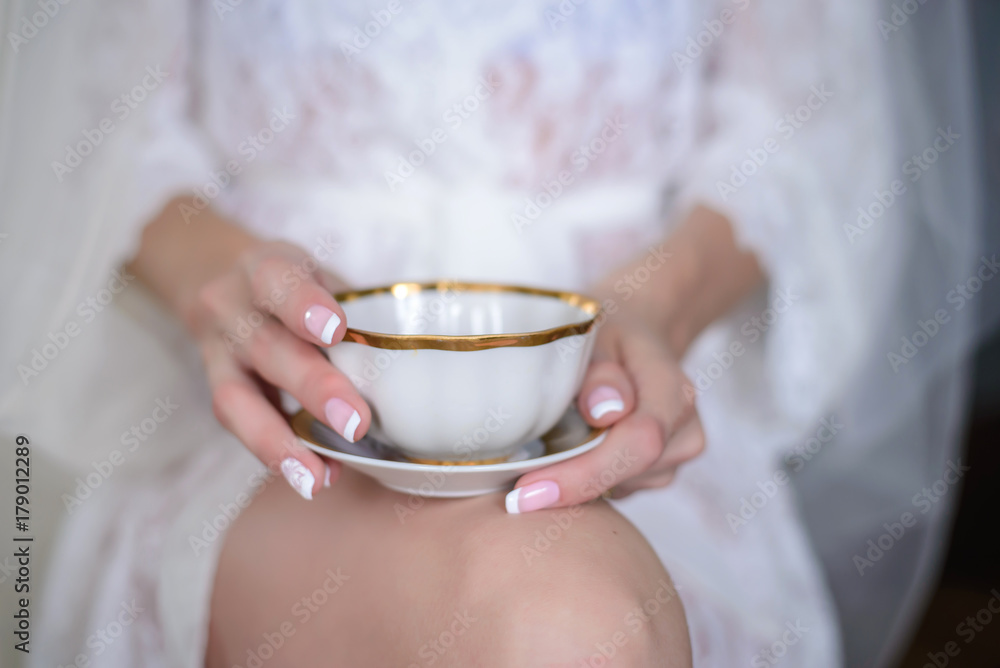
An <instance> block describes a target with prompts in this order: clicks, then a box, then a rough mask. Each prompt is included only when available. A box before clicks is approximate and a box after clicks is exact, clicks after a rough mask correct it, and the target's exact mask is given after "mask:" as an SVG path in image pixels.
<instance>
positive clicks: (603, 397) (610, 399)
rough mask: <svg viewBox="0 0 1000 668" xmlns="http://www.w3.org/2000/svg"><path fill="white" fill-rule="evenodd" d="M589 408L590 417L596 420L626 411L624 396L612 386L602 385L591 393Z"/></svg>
mask: <svg viewBox="0 0 1000 668" xmlns="http://www.w3.org/2000/svg"><path fill="white" fill-rule="evenodd" d="M587 406H588V407H589V408H590V417H592V418H593V419H595V420H600V419H601V418H602V417H604V416H605V415H607V414H608V413H621V412H622V411H624V410H625V402H624V401H622V395H621V394H619V393H618V390H616V389H615V388H613V387H611V386H610V385H601V386H600V387H598V388H597V389H596V390H594V391H593V392H591V393H590V396H589V397H588V398H587Z"/></svg>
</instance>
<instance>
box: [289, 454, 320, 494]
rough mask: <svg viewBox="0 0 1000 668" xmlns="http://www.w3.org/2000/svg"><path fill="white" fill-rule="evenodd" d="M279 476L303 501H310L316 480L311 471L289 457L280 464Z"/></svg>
mask: <svg viewBox="0 0 1000 668" xmlns="http://www.w3.org/2000/svg"><path fill="white" fill-rule="evenodd" d="M281 475H283V476H285V480H287V481H288V484H289V485H291V486H292V489H294V490H295V491H296V492H298V493H299V494H300V495H301V496H302V498H303V499H308V500H310V501H312V498H313V484H315V482H316V478H314V477H313V474H312V471H310V470H309V469H307V468H306V466H305V464H303V463H302V462H300V461H299V460H297V459H295V458H294V457H289V458H287V459H285V460H283V461H282V462H281Z"/></svg>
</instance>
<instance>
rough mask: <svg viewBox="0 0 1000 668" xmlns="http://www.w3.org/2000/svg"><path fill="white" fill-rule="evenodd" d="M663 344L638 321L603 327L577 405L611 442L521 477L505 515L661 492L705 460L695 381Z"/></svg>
mask: <svg viewBox="0 0 1000 668" xmlns="http://www.w3.org/2000/svg"><path fill="white" fill-rule="evenodd" d="M666 338H667V337H666V336H664V335H662V334H659V333H657V332H655V331H654V330H652V329H651V328H650V327H649V326H648V325H647V324H646V323H645V322H643V321H642V320H638V319H633V320H624V321H614V320H609V321H608V322H606V323H605V324H604V325H603V326H602V327H601V329H600V331H599V332H598V336H597V340H596V341H595V344H594V357H593V361H592V362H591V364H590V368H589V369H588V371H587V375H586V378H585V379H584V382H583V387H582V388H581V390H580V395H579V398H578V400H577V403H578V407H579V410H580V414H581V415H583V416H584V418H585V419H586V420H587V422H588V423H590V424H591V425H593V426H595V427H608V426H610V430H609V431H608V434H607V437H606V438H605V440H604V442H603V443H601V444H600V445H599V446H597V447H596V448H594V449H593V450H591V451H590V452H587V453H584V454H582V455H580V456H579V457H575V458H573V459H569V460H567V461H564V462H560V463H558V464H554V465H552V466H549V467H546V468H543V469H539V470H537V471H532V472H531V473H528V474H527V475H525V476H523V477H522V478H521V479H520V480H518V482H517V486H516V487H515V489H514V490H513V491H512V492H511V493H510V494H508V496H507V510H508V512H529V511H532V510H540V509H542V508H553V507H562V506H571V505H575V504H578V503H583V502H585V501H590V500H592V499H595V498H597V497H599V496H602V495H605V493H606V492H608V491H609V490H610V491H611V494H612V496H613V497H614V498H621V497H624V496H627V495H629V494H631V493H632V492H635V491H637V490H640V489H649V488H654V487H663V486H665V485H668V484H669V483H670V481H671V480H673V478H674V475H675V473H676V472H677V468H678V467H679V466H680V465H681V464H683V463H684V462H687V461H688V460H691V459H693V458H695V457H697V456H698V455H699V454H700V453H701V451H702V450H703V449H704V447H705V433H704V431H703V430H702V426H701V421H700V420H699V419H698V413H697V411H696V409H695V404H694V392H693V389H692V385H691V381H690V380H688V378H687V377H686V376H685V375H684V372H683V371H682V370H681V368H680V365H679V363H678V360H677V359H676V357H675V355H674V354H673V352H672V351H671V350H670V348H669V347H668V345H667V340H666ZM685 388H686V389H685Z"/></svg>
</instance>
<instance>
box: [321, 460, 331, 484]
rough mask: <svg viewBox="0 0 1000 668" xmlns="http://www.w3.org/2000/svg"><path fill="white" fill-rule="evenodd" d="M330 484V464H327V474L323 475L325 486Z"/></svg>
mask: <svg viewBox="0 0 1000 668" xmlns="http://www.w3.org/2000/svg"><path fill="white" fill-rule="evenodd" d="M329 486H330V465H329V464H326V474H325V475H324V476H323V487H329Z"/></svg>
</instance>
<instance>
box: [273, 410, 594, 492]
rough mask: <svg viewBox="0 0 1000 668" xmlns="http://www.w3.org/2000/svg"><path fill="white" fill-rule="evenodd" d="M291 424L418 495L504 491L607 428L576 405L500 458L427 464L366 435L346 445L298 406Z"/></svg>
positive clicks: (314, 442) (316, 447) (327, 450)
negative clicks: (503, 459) (594, 423)
mask: <svg viewBox="0 0 1000 668" xmlns="http://www.w3.org/2000/svg"><path fill="white" fill-rule="evenodd" d="M291 426H292V430H293V431H294V432H295V434H296V436H298V437H299V440H301V441H302V444H303V445H305V446H306V447H307V448H309V449H311V450H313V451H315V452H317V453H319V454H320V455H322V456H324V457H329V458H330V459H336V460H337V461H339V462H343V463H344V465H345V466H350V467H351V468H353V469H356V470H358V471H360V472H361V473H364V474H365V475H368V476H371V477H372V478H375V479H376V480H378V481H379V482H380V483H382V484H383V485H385V486H386V487H388V488H389V489H394V490H396V491H397V492H403V493H404V494H415V495H418V496H423V497H432V496H434V497H461V496H477V495H480V494H489V493H490V492H497V491H500V490H505V489H509V488H510V487H511V486H512V485H513V483H514V481H516V480H517V479H518V478H520V477H521V476H522V475H524V474H525V473H527V472H528V471H534V470H535V469H539V468H542V467H543V466H548V465H550V464H555V463H556V462H561V461H563V460H566V459H570V458H572V457H576V456H577V455H582V454H583V453H585V452H587V451H588V450H591V449H592V448H595V447H597V445H598V444H599V443H600V442H601V441H603V440H604V436H605V434H606V432H607V429H597V428H594V427H591V426H590V425H588V424H587V423H586V422H584V420H583V418H582V417H581V416H580V414H579V413H578V412H577V410H576V408H575V407H570V408H569V409H568V410H567V411H566V413H565V414H564V415H563V417H562V419H560V420H559V423H558V424H557V425H556V426H555V427H553V428H552V429H551V430H550V431H549V432H548V433H547V434H545V435H544V436H542V437H541V438H540V439H537V440H535V441H532V442H530V443H526V444H525V445H523V446H522V447H521V449H520V450H518V451H517V452H516V453H515V454H514V455H512V456H511V458H510V459H509V460H507V461H506V462H503V463H501V464H472V465H449V464H444V465H431V464H414V463H412V462H409V461H406V460H405V459H403V458H402V457H400V456H399V455H397V454H395V453H394V452H393V451H392V450H391V449H390V448H389V447H388V446H386V445H385V444H383V443H380V442H379V441H377V440H375V439H374V438H372V437H370V436H365V437H364V438H362V439H361V440H360V441H358V442H357V443H348V442H347V441H346V440H344V439H343V438H342V437H341V436H340V434H338V433H337V432H335V431H334V430H332V429H330V428H329V427H328V426H326V425H325V424H323V423H322V422H320V421H319V420H317V419H316V418H314V417H313V416H312V415H311V414H309V413H308V412H306V411H304V410H301V411H299V412H298V413H296V414H295V415H294V416H293V417H292V419H291Z"/></svg>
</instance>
